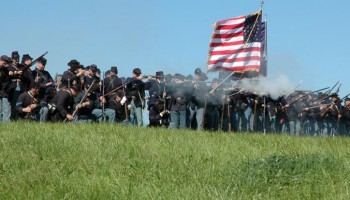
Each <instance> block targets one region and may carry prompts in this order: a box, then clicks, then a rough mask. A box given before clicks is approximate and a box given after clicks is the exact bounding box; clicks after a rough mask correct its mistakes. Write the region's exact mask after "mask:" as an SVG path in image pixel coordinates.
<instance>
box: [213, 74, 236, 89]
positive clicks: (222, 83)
mask: <svg viewBox="0 0 350 200" xmlns="http://www.w3.org/2000/svg"><path fill="white" fill-rule="evenodd" d="M233 74H235V71H233V72H232V73H231V74H230V75H228V76H227V77H226V78H225V79H224V80H223V81H221V83H219V85H217V86H216V87H215V88H214V89H212V90H211V91H210V92H209V94H212V93H213V92H214V91H215V90H216V89H218V87H220V86H221V85H222V84H223V83H224V82H225V81H226V80H227V79H228V78H230V77H231V76H232V75H233Z"/></svg>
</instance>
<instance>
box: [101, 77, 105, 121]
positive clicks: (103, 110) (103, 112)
mask: <svg viewBox="0 0 350 200" xmlns="http://www.w3.org/2000/svg"><path fill="white" fill-rule="evenodd" d="M100 77H101V75H100ZM104 80H105V73H104V72H102V80H100V81H102V84H101V85H100V87H101V88H100V91H101V90H102V96H104V94H105V82H104ZM101 103H102V121H103V122H104V121H105V103H103V102H101Z"/></svg>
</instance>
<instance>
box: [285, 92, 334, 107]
mask: <svg viewBox="0 0 350 200" xmlns="http://www.w3.org/2000/svg"><path fill="white" fill-rule="evenodd" d="M328 88H329V87H327V88H322V89H319V90H315V91H311V92H308V93H306V94H304V95H302V96H301V97H298V98H297V99H295V100H293V101H291V102H289V103H287V104H286V105H284V106H282V108H286V107H288V106H290V105H292V104H293V103H295V102H297V101H299V100H300V99H303V98H304V97H306V96H307V95H309V94H312V93H315V92H320V91H322V90H326V89H328Z"/></svg>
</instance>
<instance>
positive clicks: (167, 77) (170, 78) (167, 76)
mask: <svg viewBox="0 0 350 200" xmlns="http://www.w3.org/2000/svg"><path fill="white" fill-rule="evenodd" d="M172 79H173V76H172V75H171V74H167V75H165V77H164V80H165V81H166V82H170V81H171V80H172Z"/></svg>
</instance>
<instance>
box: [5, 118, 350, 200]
mask: <svg viewBox="0 0 350 200" xmlns="http://www.w3.org/2000/svg"><path fill="white" fill-rule="evenodd" d="M0 130H1V131H0V199H349V198H350V140H349V138H321V137H290V136H286V135H265V136H263V135H260V134H225V133H209V132H197V131H189V130H187V131H177V130H167V129H149V128H147V129H146V128H133V127H125V126H118V125H114V126H110V125H98V124H92V125H69V124H36V123H30V124H28V123H9V124H0Z"/></svg>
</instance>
